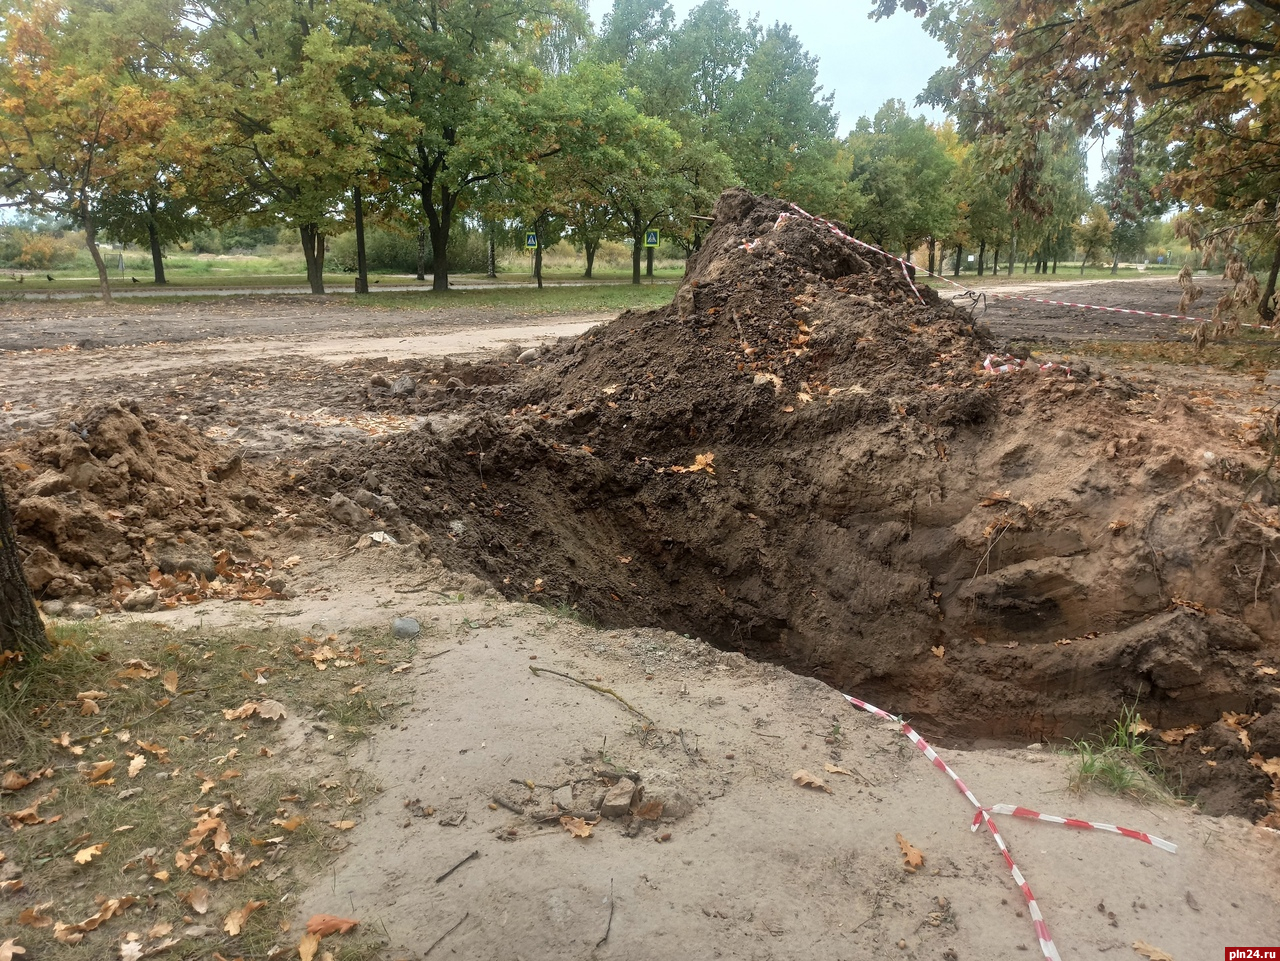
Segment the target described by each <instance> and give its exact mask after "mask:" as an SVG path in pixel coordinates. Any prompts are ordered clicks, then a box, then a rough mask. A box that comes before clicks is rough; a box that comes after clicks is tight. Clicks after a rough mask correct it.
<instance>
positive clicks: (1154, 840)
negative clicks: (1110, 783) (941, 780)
mask: <svg viewBox="0 0 1280 961" xmlns="http://www.w3.org/2000/svg"><path fill="white" fill-rule="evenodd" d="M982 811H986V812H988V813H990V814H1009V815H1012V816H1013V817H1016V818H1029V819H1031V820H1033V821H1048V822H1049V823H1050V824H1061V825H1062V826H1064V827H1069V828H1078V829H1079V830H1082V831H1110V832H1111V833H1112V834H1122V835H1124V836H1125V837H1127V838H1133V839H1134V840H1135V841H1141V842H1142V843H1143V844H1150V845H1151V846H1152V847H1157V848H1159V849H1160V850H1161V851H1168V852H1169V853H1170V854H1177V853H1178V846H1177V845H1176V844H1174V843H1173V842H1172V841H1166V840H1165V839H1164V838H1158V837H1156V836H1155V835H1153V834H1146V833H1144V832H1142V831H1135V830H1133V828H1122V827H1119V826H1117V825H1115V824H1103V823H1102V822H1101V821H1081V820H1078V819H1077V818H1060V817H1057V816H1056V815H1053V814H1041V813H1040V812H1039V811H1033V810H1031V809H1030V808H1024V807H1020V806H1019V805H1015V804H992V805H990V806H988V807H984V808H983V809H982ZM982 811H979V812H978V813H977V814H976V815H974V818H973V830H975V831H976V830H978V825H979V824H981V823H982Z"/></svg>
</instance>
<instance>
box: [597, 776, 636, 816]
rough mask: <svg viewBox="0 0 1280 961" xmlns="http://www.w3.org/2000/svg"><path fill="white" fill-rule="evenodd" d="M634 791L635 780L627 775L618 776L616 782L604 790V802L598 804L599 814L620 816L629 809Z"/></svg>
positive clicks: (628, 811)
mask: <svg viewBox="0 0 1280 961" xmlns="http://www.w3.org/2000/svg"><path fill="white" fill-rule="evenodd" d="M635 793H636V782H635V781H633V780H631V778H629V777H624V778H620V779H619V780H618V783H617V784H615V785H614V786H613V787H611V788H609V790H608V791H606V792H605V796H604V802H603V803H602V804H601V805H600V816H601V817H606V818H620V817H622V816H623V815H624V814H628V813H630V811H631V799H632V798H633V797H634V796H635Z"/></svg>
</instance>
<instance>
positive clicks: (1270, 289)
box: [1258, 243, 1280, 324]
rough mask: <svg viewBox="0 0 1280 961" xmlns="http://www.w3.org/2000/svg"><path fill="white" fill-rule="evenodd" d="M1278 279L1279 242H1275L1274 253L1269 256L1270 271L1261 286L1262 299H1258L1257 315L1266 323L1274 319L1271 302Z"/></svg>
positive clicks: (1279, 261)
mask: <svg viewBox="0 0 1280 961" xmlns="http://www.w3.org/2000/svg"><path fill="white" fill-rule="evenodd" d="M1277 279H1280V243H1277V244H1276V255H1275V256H1274V257H1272V258H1271V271H1270V272H1269V273H1268V274H1267V284H1266V286H1265V287H1263V288H1262V299H1261V300H1259V301H1258V316H1259V317H1261V318H1262V319H1263V320H1264V321H1265V322H1266V323H1268V324H1269V323H1271V321H1273V320H1275V316H1276V309H1275V307H1274V306H1273V305H1272V303H1271V299H1272V297H1274V296H1275V292H1276V280H1277Z"/></svg>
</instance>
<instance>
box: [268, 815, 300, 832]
mask: <svg viewBox="0 0 1280 961" xmlns="http://www.w3.org/2000/svg"><path fill="white" fill-rule="evenodd" d="M306 822H307V819H306V818H305V817H303V816H302V815H301V814H295V815H294V816H293V817H291V818H288V819H287V820H286V819H285V818H272V819H271V823H272V824H278V825H279V826H280V827H282V828H284V829H285V830H286V831H290V832H292V831H296V830H298V828H300V827H301V826H302V825H303V824H305V823H306Z"/></svg>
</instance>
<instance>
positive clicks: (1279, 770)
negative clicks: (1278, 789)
mask: <svg viewBox="0 0 1280 961" xmlns="http://www.w3.org/2000/svg"><path fill="white" fill-rule="evenodd" d="M1249 763H1250V764H1252V765H1253V766H1254V767H1256V768H1257V769H1258V770H1259V771H1261V772H1262V773H1263V774H1266V775H1267V776H1268V777H1270V778H1271V779H1272V780H1275V781H1280V757H1273V758H1268V759H1266V760H1263V757H1262V755H1261V754H1255V755H1254V756H1253V757H1251V758H1249Z"/></svg>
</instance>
